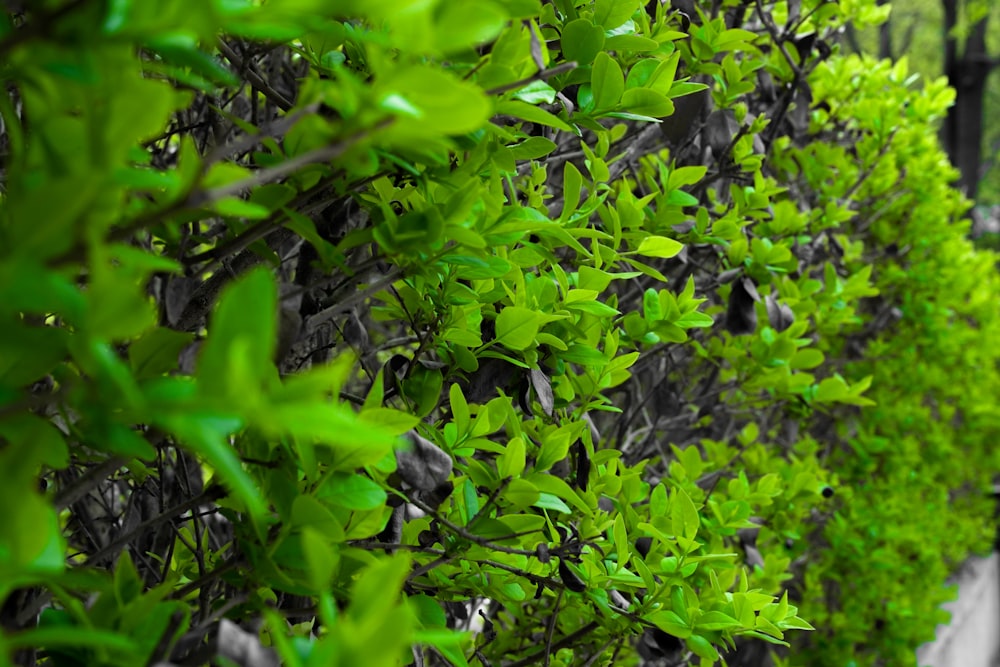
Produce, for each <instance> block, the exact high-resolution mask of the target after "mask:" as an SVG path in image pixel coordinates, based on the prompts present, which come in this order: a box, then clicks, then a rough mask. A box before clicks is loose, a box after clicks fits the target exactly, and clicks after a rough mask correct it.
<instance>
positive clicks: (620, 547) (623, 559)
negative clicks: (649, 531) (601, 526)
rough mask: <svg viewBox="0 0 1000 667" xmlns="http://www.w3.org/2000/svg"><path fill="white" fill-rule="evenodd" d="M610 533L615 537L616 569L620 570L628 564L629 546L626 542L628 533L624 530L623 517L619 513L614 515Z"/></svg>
mask: <svg viewBox="0 0 1000 667" xmlns="http://www.w3.org/2000/svg"><path fill="white" fill-rule="evenodd" d="M612 534H613V535H614V538H615V553H616V554H617V569H618V570H619V571H620V570H622V569H623V568H625V567H626V566H627V565H628V561H629V557H630V556H631V555H632V554H631V548H630V547H629V543H628V533H626V532H625V519H624V518H623V517H622V515H621V514H619V515H618V516H616V517H615V523H614V528H613V529H612Z"/></svg>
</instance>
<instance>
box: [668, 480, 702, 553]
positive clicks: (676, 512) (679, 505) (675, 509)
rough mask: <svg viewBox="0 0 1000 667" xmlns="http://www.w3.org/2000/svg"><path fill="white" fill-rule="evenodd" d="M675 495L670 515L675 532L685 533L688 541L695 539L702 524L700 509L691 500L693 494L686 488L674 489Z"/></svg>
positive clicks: (677, 533) (678, 533) (676, 533)
mask: <svg viewBox="0 0 1000 667" xmlns="http://www.w3.org/2000/svg"><path fill="white" fill-rule="evenodd" d="M673 495H674V497H673V502H672V504H671V509H670V517H671V523H672V525H673V531H674V534H675V535H683V536H684V538H685V539H687V540H688V541H691V540H694V538H695V537H697V536H698V528H699V526H700V525H701V521H700V519H699V518H698V509H697V508H696V507H695V506H694V502H692V501H691V496H689V495H688V494H687V492H686V491H685V490H684V489H682V488H680V487H678V488H676V489H674V494H673Z"/></svg>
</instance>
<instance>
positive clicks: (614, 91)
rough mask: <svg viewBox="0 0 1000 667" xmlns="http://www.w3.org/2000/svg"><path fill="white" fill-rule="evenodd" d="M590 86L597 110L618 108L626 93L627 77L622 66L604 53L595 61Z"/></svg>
mask: <svg viewBox="0 0 1000 667" xmlns="http://www.w3.org/2000/svg"><path fill="white" fill-rule="evenodd" d="M590 86H591V90H592V91H593V95H594V107H595V109H596V110H603V109H612V108H614V107H616V106H617V105H618V102H619V101H620V100H621V97H622V93H623V92H625V75H624V74H623V73H622V68H621V66H620V65H619V64H618V63H617V62H616V61H615V60H614V59H612V58H611V56H609V55H608V54H607V53H605V52H603V51H602V52H601V53H598V54H597V57H596V58H595V59H594V66H593V68H592V69H591V72H590Z"/></svg>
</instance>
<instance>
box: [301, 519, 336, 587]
mask: <svg viewBox="0 0 1000 667" xmlns="http://www.w3.org/2000/svg"><path fill="white" fill-rule="evenodd" d="M302 553H303V555H304V556H305V559H306V563H307V565H308V571H309V581H310V583H311V584H312V587H313V589H314V590H316V591H325V590H328V589H329V587H330V581H331V579H333V574H334V571H335V570H336V569H337V554H336V553H335V552H334V551H333V549H332V548H331V547H330V538H329V536H327V535H325V534H323V533H320V532H319V531H318V530H315V529H313V528H304V529H303V530H302Z"/></svg>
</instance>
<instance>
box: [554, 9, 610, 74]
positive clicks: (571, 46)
mask: <svg viewBox="0 0 1000 667" xmlns="http://www.w3.org/2000/svg"><path fill="white" fill-rule="evenodd" d="M560 45H561V48H562V52H563V57H564V58H565V59H566V60H567V61H575V62H577V63H579V64H580V65H581V66H584V65H589V64H590V63H591V62H593V60H594V58H595V57H596V56H597V54H598V53H600V51H601V49H602V48H603V47H604V30H603V28H601V27H600V26H596V25H594V24H593V23H591V22H590V21H589V20H587V19H576V20H575V21H570V22H569V23H567V24H566V25H565V26H563V29H562V36H561V38H560Z"/></svg>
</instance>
